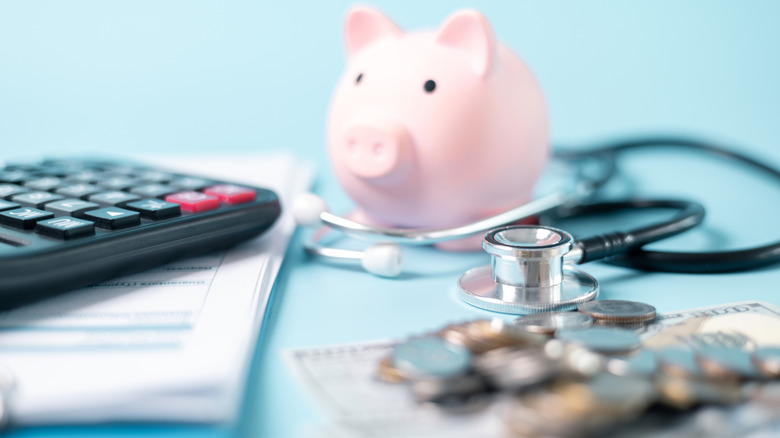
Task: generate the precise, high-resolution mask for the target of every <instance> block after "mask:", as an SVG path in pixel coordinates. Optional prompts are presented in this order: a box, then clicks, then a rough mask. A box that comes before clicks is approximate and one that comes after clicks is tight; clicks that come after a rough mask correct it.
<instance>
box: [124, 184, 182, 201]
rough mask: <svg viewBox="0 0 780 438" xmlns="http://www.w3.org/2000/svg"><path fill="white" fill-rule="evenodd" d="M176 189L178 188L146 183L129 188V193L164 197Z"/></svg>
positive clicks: (176, 190)
mask: <svg viewBox="0 0 780 438" xmlns="http://www.w3.org/2000/svg"><path fill="white" fill-rule="evenodd" d="M178 191H179V189H177V188H174V187H171V186H166V185H164V184H146V185H143V186H138V187H133V188H132V189H130V193H132V194H134V195H139V196H143V197H144V198H164V197H166V196H168V195H170V194H171V193H176V192H178Z"/></svg>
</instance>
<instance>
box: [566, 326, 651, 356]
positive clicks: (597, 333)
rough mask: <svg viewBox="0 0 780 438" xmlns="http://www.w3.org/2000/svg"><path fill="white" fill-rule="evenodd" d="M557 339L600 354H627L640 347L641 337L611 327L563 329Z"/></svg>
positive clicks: (629, 331)
mask: <svg viewBox="0 0 780 438" xmlns="http://www.w3.org/2000/svg"><path fill="white" fill-rule="evenodd" d="M555 337H556V338H558V339H561V340H563V341H566V342H572V343H575V344H578V345H581V346H583V347H585V348H587V349H589V350H593V351H598V352H600V353H625V352H628V351H632V350H634V349H636V348H637V347H639V344H640V341H639V336H637V335H636V333H634V332H632V331H631V330H625V329H620V328H611V327H589V328H585V329H561V330H558V331H557V332H556V333H555Z"/></svg>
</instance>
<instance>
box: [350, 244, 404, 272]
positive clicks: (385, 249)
mask: <svg viewBox="0 0 780 438" xmlns="http://www.w3.org/2000/svg"><path fill="white" fill-rule="evenodd" d="M360 264H361V265H362V266H363V269H365V270H366V271H368V272H370V273H372V274H374V275H379V276H380V277H397V276H398V274H400V273H401V270H402V269H403V265H404V258H403V250H402V249H401V245H399V244H397V243H392V242H383V243H376V244H374V245H371V246H369V247H368V248H366V249H365V250H364V251H363V259H362V260H360Z"/></svg>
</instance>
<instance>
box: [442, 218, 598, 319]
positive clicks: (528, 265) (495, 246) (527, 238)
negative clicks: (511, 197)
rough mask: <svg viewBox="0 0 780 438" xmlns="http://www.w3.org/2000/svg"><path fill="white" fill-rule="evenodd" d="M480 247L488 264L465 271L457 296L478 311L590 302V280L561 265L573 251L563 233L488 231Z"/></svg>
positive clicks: (593, 292)
mask: <svg viewBox="0 0 780 438" xmlns="http://www.w3.org/2000/svg"><path fill="white" fill-rule="evenodd" d="M482 248H483V249H484V250H485V251H486V252H487V253H488V254H490V256H491V264H490V265H486V266H480V267H477V268H474V269H470V270H468V271H466V272H465V273H464V274H463V275H462V276H461V277H460V279H459V280H458V288H457V293H458V296H459V297H460V298H461V299H463V300H464V301H465V302H467V303H469V304H471V305H472V306H475V307H479V308H482V309H486V310H490V311H494V312H502V313H511V314H527V313H537V312H551V311H556V310H574V309H576V308H577V306H578V305H579V304H581V303H584V302H586V301H590V300H593V299H595V298H596V297H597V296H598V293H599V285H598V282H597V281H596V279H595V278H593V277H591V276H590V275H588V274H585V273H584V272H581V271H579V270H577V269H574V268H571V267H569V266H565V265H564V260H563V258H564V256H565V255H566V254H567V253H569V251H571V250H572V248H573V239H572V237H571V235H570V234H569V233H566V232H565V231H562V230H559V229H556V228H551V227H544V226H510V227H504V228H498V229H495V230H492V231H490V232H488V233H487V234H486V235H485V240H484V241H483V243H482Z"/></svg>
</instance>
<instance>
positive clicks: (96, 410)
mask: <svg viewBox="0 0 780 438" xmlns="http://www.w3.org/2000/svg"><path fill="white" fill-rule="evenodd" d="M141 161H146V162H151V164H157V165H159V166H163V167H166V168H168V169H171V170H178V171H181V172H188V173H193V174H200V175H203V176H206V177H212V178H218V179H223V180H228V181H235V182H239V183H244V184H250V185H256V186H261V187H268V188H271V189H273V190H274V191H276V192H277V194H279V196H280V197H281V200H282V204H283V210H284V213H283V215H282V217H280V219H279V221H278V222H277V223H276V224H275V225H274V227H273V228H272V229H270V230H269V231H267V232H266V233H265V234H264V235H262V236H260V237H258V238H256V239H254V240H252V241H249V242H246V243H243V244H240V245H238V246H236V247H234V248H232V249H230V250H226V251H221V252H214V253H210V254H206V255H203V256H200V257H196V258H189V259H184V260H180V261H177V262H175V263H171V264H169V265H166V266H161V267H158V268H156V269H152V270H149V271H145V272H142V273H139V274H134V275H130V276H125V277H122V278H115V279H112V280H108V281H105V282H103V283H99V284H95V285H92V286H90V287H86V288H84V289H81V290H78V291H75V292H71V293H67V294H64V295H61V296H58V297H54V298H51V299H48V300H46V301H42V302H39V303H35V304H32V305H29V306H26V307H22V308H19V309H14V310H12V311H8V312H5V313H0V366H4V367H6V368H8V370H9V371H10V372H11V373H12V374H13V377H14V379H15V382H16V385H15V390H14V391H13V393H12V394H11V397H10V398H9V400H10V414H11V421H12V423H14V424H17V425H29V424H52V423H54V424H62V423H84V422H103V421H184V422H228V421H231V420H232V419H233V418H234V417H235V415H236V414H237V411H238V407H239V405H240V402H241V399H242V392H243V388H244V385H245V383H246V382H245V380H246V377H247V375H248V370H249V365H250V361H251V358H252V354H253V351H254V347H255V345H256V343H257V336H258V333H259V331H260V327H261V323H262V318H263V316H264V314H265V311H266V306H267V304H268V300H269V297H270V294H271V290H272V288H273V284H274V280H275V278H276V275H277V272H278V270H279V268H280V266H281V263H282V258H283V256H284V253H285V251H286V248H287V244H288V242H289V239H290V237H291V235H292V232H293V231H294V228H295V224H294V222H293V220H292V218H291V217H290V216H289V214H288V213H287V211H286V209H285V208H284V206H286V205H289V202H290V199H291V197H292V196H294V195H295V194H297V193H299V192H301V191H304V190H306V189H308V187H309V185H310V183H311V179H312V172H311V169H310V168H309V167H307V166H304V165H302V164H301V163H299V162H298V161H296V160H295V159H293V158H291V157H289V156H286V155H278V156H265V155H260V156H240V157H235V158H231V157H201V158H197V159H190V158H187V159H184V160H182V159H181V157H178V158H177V160H176V162H177V164H176V166H175V167H174V166H171V165H169V164H165V163H167V161H166V162H162V161H160V162H155V160H150V159H146V160H141Z"/></svg>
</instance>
